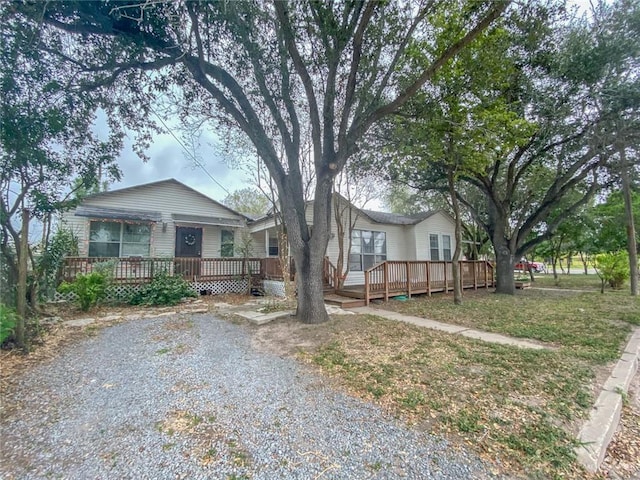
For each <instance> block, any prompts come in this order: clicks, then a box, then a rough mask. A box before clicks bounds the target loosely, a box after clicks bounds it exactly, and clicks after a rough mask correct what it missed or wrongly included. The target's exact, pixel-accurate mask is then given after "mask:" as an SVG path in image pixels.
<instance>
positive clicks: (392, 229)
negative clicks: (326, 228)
mask: <svg viewBox="0 0 640 480" xmlns="http://www.w3.org/2000/svg"><path fill="white" fill-rule="evenodd" d="M409 228H411V227H410V226H403V225H389V224H383V223H377V222H373V221H371V220H370V219H369V218H368V217H367V216H366V215H364V214H359V215H358V218H357V219H356V225H355V229H356V230H371V231H375V232H385V233H386V240H387V260H411V259H413V258H412V252H411V251H410V250H408V245H407V241H406V237H407V231H408V229H409ZM331 232H332V233H333V234H335V236H334V237H333V238H331V239H330V240H329V244H328V245H327V256H328V257H329V260H331V263H333V264H334V265H335V264H336V261H337V259H338V253H339V248H340V247H339V241H338V238H337V227H336V220H335V215H333V214H332V217H331ZM348 236H349V233H348V231H345V238H344V249H345V250H344V251H345V262H348V258H347V257H346V253H347V248H349V238H348ZM363 283H364V272H349V275H348V276H347V278H346V279H345V285H361V284H363Z"/></svg>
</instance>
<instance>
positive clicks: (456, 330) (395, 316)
mask: <svg viewBox="0 0 640 480" xmlns="http://www.w3.org/2000/svg"><path fill="white" fill-rule="evenodd" d="M350 310H351V311H352V312H356V313H361V314H363V315H375V316H378V317H383V318H387V319H389V320H396V321H399V322H406V323H411V324H413V325H418V326H419V327H425V328H431V329H432V330H439V331H441V332H446V333H453V334H457V335H462V336H464V337H469V338H475V339H476V340H482V341H485V342H492V343H500V344H502V345H511V346H513V347H520V348H531V349H534V350H542V349H545V348H546V349H549V350H555V349H556V347H553V346H551V345H544V344H541V343H534V342H532V341H530V340H522V339H519V338H513V337H508V336H506V335H500V334H498V333H490V332H483V331H482V330H474V329H473V328H468V327H462V326H460V325H451V324H450V323H443V322H437V321H435V320H428V319H426V318H421V317H414V316H411V315H404V314H402V313H397V312H391V311H389V310H382V309H379V308H371V307H358V308H351V309H350Z"/></svg>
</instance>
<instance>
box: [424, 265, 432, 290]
mask: <svg viewBox="0 0 640 480" xmlns="http://www.w3.org/2000/svg"><path fill="white" fill-rule="evenodd" d="M424 264H425V266H426V267H427V296H429V297H430V296H431V262H430V261H428V260H427V261H426V262H424Z"/></svg>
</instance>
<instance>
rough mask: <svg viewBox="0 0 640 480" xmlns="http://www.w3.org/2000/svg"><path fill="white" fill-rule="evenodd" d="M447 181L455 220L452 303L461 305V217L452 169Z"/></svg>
mask: <svg viewBox="0 0 640 480" xmlns="http://www.w3.org/2000/svg"><path fill="white" fill-rule="evenodd" d="M448 181H449V195H450V196H451V205H452V206H453V215H454V220H455V222H456V226H455V241H456V248H455V250H454V251H453V258H452V262H451V270H452V272H453V303H455V304H456V305H461V304H462V283H461V282H460V252H461V251H462V245H461V244H462V219H461V218H460V205H459V203H458V197H457V196H456V189H455V183H454V172H453V170H452V169H449V175H448Z"/></svg>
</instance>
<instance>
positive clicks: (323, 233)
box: [281, 176, 332, 323]
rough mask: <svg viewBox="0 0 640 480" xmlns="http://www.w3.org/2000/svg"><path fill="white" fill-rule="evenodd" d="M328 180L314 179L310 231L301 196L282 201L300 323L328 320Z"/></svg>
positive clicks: (286, 198) (329, 215)
mask: <svg viewBox="0 0 640 480" xmlns="http://www.w3.org/2000/svg"><path fill="white" fill-rule="evenodd" d="M331 180H332V179H331V178H330V177H329V176H327V177H325V178H323V179H318V180H317V183H316V192H315V200H314V202H313V229H312V230H311V231H310V229H309V227H308V225H307V222H306V220H305V202H304V199H303V197H302V195H300V196H299V198H298V199H297V200H298V201H296V199H294V197H293V196H291V197H284V198H283V199H282V200H281V203H282V213H283V216H284V221H285V224H286V225H287V233H288V236H289V246H290V249H291V256H292V257H293V260H294V262H295V266H296V287H297V303H298V306H297V309H296V317H297V318H298V320H300V321H301V322H303V323H323V322H326V321H328V320H329V315H328V314H327V310H326V308H325V306H324V292H323V282H322V272H323V266H324V256H325V252H326V250H327V244H328V243H329V234H330V225H331V223H330V218H331V188H332V185H331Z"/></svg>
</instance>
